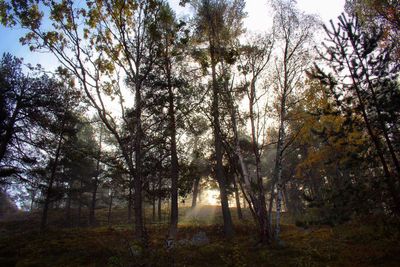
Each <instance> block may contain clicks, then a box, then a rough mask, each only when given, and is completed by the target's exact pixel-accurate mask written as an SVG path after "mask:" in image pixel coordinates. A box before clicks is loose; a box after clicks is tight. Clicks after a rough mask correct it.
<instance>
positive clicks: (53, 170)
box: [40, 125, 64, 232]
mask: <svg viewBox="0 0 400 267" xmlns="http://www.w3.org/2000/svg"><path fill="white" fill-rule="evenodd" d="M62 128H64V125H63V126H62ZM63 135H64V130H62V131H61V133H60V136H59V138H58V143H57V149H56V155H55V158H54V162H53V166H52V168H51V173H50V180H49V186H48V187H47V190H46V195H45V200H44V206H43V213H42V220H41V223H40V231H41V232H44V231H45V230H46V226H47V215H48V211H49V205H50V202H51V197H52V196H51V195H52V193H53V191H52V190H53V183H54V179H55V177H56V171H57V166H58V159H59V157H60V154H61V146H62V139H63Z"/></svg>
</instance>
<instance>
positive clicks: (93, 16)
mask: <svg viewBox="0 0 400 267" xmlns="http://www.w3.org/2000/svg"><path fill="white" fill-rule="evenodd" d="M159 4H160V3H159V1H155V0H152V1H117V2H115V1H101V2H99V1H87V2H86V5H83V6H84V8H82V7H81V6H78V5H76V4H74V1H70V0H63V1H60V2H55V1H43V2H42V3H41V6H40V8H41V9H42V8H43V9H46V12H42V11H41V10H40V9H39V5H38V3H37V2H36V1H32V2H29V3H26V2H21V1H13V2H11V3H5V4H4V5H2V6H1V8H2V13H3V14H4V16H2V17H3V18H4V19H3V20H2V23H3V24H5V25H8V26H14V25H16V24H18V25H20V26H21V27H23V28H25V29H27V30H28V31H29V32H28V34H27V35H26V36H25V37H24V38H22V42H23V44H27V45H29V46H30V48H31V49H32V50H37V49H48V50H49V51H50V52H51V53H53V54H54V55H55V56H56V57H57V58H58V59H59V61H60V63H61V64H62V66H63V67H64V71H65V72H68V73H70V74H72V75H73V76H74V77H75V78H76V79H77V80H78V82H79V85H80V86H81V88H82V90H83V91H84V93H85V95H86V99H87V101H88V102H89V103H90V105H91V106H92V107H93V108H94V109H95V110H96V112H97V113H98V115H99V117H100V119H101V120H102V122H103V123H104V125H105V127H106V128H107V129H108V130H109V131H110V132H111V133H112V135H113V136H114V138H115V139H116V140H117V143H118V146H119V150H120V153H121V154H122V156H123V158H124V161H125V164H126V167H127V169H128V171H129V176H130V180H132V182H133V188H134V192H133V194H134V212H135V238H137V239H138V240H143V239H144V238H145V231H144V224H143V207H142V185H143V181H142V177H141V171H142V157H143V155H142V154H143V153H142V141H143V132H142V111H143V101H142V89H143V83H144V81H145V79H146V78H147V75H148V74H149V73H150V71H151V69H152V67H153V63H154V58H155V56H156V54H155V52H156V50H155V42H154V39H153V37H154V36H153V33H154V29H155V28H156V27H155V25H156V22H157V14H158V13H159V7H160V5H159ZM45 14H46V15H48V16H49V17H48V18H47V19H48V20H49V21H51V22H52V23H51V26H49V27H44V26H43V24H42V23H41V22H42V20H43V19H44V16H45ZM120 72H122V73H123V75H124V77H122V78H121V76H120ZM120 82H125V84H126V86H127V87H128V88H130V89H131V91H132V92H133V95H134V112H135V129H134V131H135V133H134V138H135V142H134V145H133V146H130V145H128V144H126V143H125V142H124V140H123V137H122V136H121V134H122V133H121V132H120V131H119V130H120V129H119V127H118V119H117V117H116V116H115V115H114V114H113V113H112V112H110V110H109V109H108V105H107V104H106V100H107V101H113V99H114V98H117V100H119V101H118V102H119V104H120V105H121V109H122V110H121V113H122V115H121V117H120V119H122V121H124V120H126V118H125V113H124V110H125V107H124V103H125V100H124V99H125V98H124V94H123V90H121V87H120V86H119V83H120ZM133 150H134V153H133ZM130 192H132V189H130ZM129 203H130V202H129Z"/></svg>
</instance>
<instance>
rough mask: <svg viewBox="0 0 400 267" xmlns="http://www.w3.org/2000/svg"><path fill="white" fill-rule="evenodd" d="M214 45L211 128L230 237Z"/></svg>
mask: <svg viewBox="0 0 400 267" xmlns="http://www.w3.org/2000/svg"><path fill="white" fill-rule="evenodd" d="M214 49H215V48H214V45H213V44H212V43H211V42H210V55H211V72H212V89H213V99H212V117H213V128H214V147H215V160H216V166H215V172H216V173H215V176H216V179H217V182H218V185H219V191H220V198H221V209H222V216H223V220H224V233H225V236H226V237H232V236H233V235H234V229H233V223H232V216H231V212H230V210H229V203H228V194H227V191H226V188H227V181H226V177H225V174H224V169H223V164H222V157H223V151H222V140H221V129H220V121H219V117H220V114H219V94H220V93H219V86H218V82H217V74H216V61H215V57H214Z"/></svg>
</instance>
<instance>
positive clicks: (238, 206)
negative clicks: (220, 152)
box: [233, 178, 243, 220]
mask: <svg viewBox="0 0 400 267" xmlns="http://www.w3.org/2000/svg"><path fill="white" fill-rule="evenodd" d="M233 188H234V190H235V199H236V210H237V215H238V219H239V220H243V213H242V208H241V207H240V196H239V189H238V186H237V183H236V178H234V179H233Z"/></svg>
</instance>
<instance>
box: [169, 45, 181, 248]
mask: <svg viewBox="0 0 400 267" xmlns="http://www.w3.org/2000/svg"><path fill="white" fill-rule="evenodd" d="M166 39H167V40H166V43H167V44H166V72H167V82H168V102H169V109H168V115H169V128H170V129H169V131H170V138H171V224H170V228H169V234H168V235H169V239H172V240H174V239H175V238H176V234H177V231H178V215H179V214H178V212H179V211H178V176H179V169H178V167H179V166H178V153H177V151H176V121H175V103H174V102H175V101H174V93H173V88H172V82H171V62H170V60H169V52H168V47H169V45H168V43H169V40H168V38H166Z"/></svg>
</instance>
